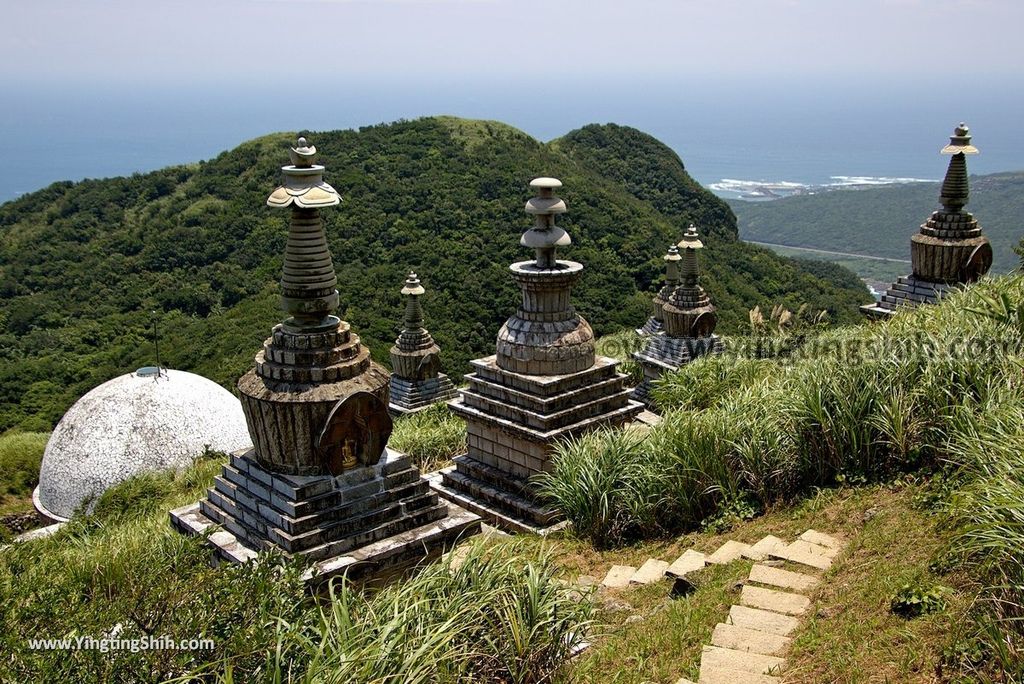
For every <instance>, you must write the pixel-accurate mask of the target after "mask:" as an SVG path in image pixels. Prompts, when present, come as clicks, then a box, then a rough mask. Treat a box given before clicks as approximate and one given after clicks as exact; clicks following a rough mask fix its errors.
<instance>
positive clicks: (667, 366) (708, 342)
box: [633, 334, 725, 409]
mask: <svg viewBox="0 0 1024 684" xmlns="http://www.w3.org/2000/svg"><path fill="white" fill-rule="evenodd" d="M723 351H725V346H724V345H723V344H722V340H721V338H720V337H718V336H717V335H711V336H710V337H668V336H667V335H663V334H662V335H652V336H651V337H650V338H649V339H648V341H647V345H646V346H645V347H644V348H643V350H642V351H638V352H636V353H635V354H633V358H634V359H635V360H636V361H637V362H638V363H639V364H640V365H641V367H642V368H643V370H644V379H643V382H641V383H640V384H639V385H637V386H636V387H635V388H634V389H633V399H634V400H636V401H639V402H641V403H642V404H643V405H644V406H646V407H647V408H648V409H655V408H656V407H655V405H654V400H653V398H652V397H651V388H652V387H653V386H654V383H655V382H657V381H658V380H659V379H660V378H661V376H662V375H664V374H665V373H671V372H673V371H677V370H679V369H680V368H682V367H683V366H684V365H686V364H688V363H690V362H691V361H693V360H694V359H696V358H699V357H701V356H705V355H707V354H721V353H722V352H723Z"/></svg>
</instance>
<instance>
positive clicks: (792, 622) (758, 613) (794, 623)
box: [728, 606, 800, 636]
mask: <svg viewBox="0 0 1024 684" xmlns="http://www.w3.org/2000/svg"><path fill="white" fill-rule="evenodd" d="M728 623H729V624H733V625H737V626H739V627H745V628H747V629H756V630H760V631H762V632H769V633H771V634H778V635H779V636H789V635H790V634H792V633H793V632H794V631H795V630H796V629H797V628H799V627H800V621H799V620H797V619H796V618H795V617H791V616H789V615H782V614H780V613H773V612H771V611H769V610H761V609H758V608H750V607H748V606H732V607H730V608H729V618H728Z"/></svg>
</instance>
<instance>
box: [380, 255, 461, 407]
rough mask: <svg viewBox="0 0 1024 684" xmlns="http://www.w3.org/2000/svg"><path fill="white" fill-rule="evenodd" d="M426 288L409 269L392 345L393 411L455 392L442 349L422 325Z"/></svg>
mask: <svg viewBox="0 0 1024 684" xmlns="http://www.w3.org/2000/svg"><path fill="white" fill-rule="evenodd" d="M424 292H425V290H424V289H423V285H421V284H420V280H419V278H417V277H416V274H415V273H412V272H410V273H409V277H408V278H406V280H405V286H404V287H402V294H403V295H404V296H405V321H404V323H403V325H402V333H401V334H400V335H399V336H398V339H397V340H395V346H393V347H392V348H391V403H390V405H389V408H390V409H391V413H392V414H393V415H403V414H406V413H414V412H416V411H420V410H422V409H425V408H427V407H428V406H431V405H432V404H435V403H437V402H440V401H448V400H449V399H451V398H452V397H454V396H455V388H454V386H453V385H452V381H451V380H450V379H449V378H448V376H447V375H445V374H444V373H441V372H440V370H439V369H440V365H441V364H440V356H441V350H440V349H439V348H438V346H437V344H436V343H435V342H434V338H433V337H431V335H430V333H429V332H428V331H427V329H426V328H424V327H423V307H422V305H421V304H420V297H421V296H423V293H424Z"/></svg>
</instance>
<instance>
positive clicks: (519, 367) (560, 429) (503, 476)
mask: <svg viewBox="0 0 1024 684" xmlns="http://www.w3.org/2000/svg"><path fill="white" fill-rule="evenodd" d="M530 186H531V187H532V188H534V189H535V190H536V191H537V196H536V197H534V198H532V199H530V200H529V201H527V203H526V212H527V213H528V214H531V215H532V216H533V217H534V221H535V223H534V226H533V228H531V229H529V230H527V231H526V232H525V233H524V234H523V236H522V239H521V240H520V244H522V245H523V246H525V247H529V248H531V249H533V250H534V252H535V259H534V260H532V261H521V262H518V263H514V264H512V266H511V268H510V270H511V271H512V278H513V280H515V282H516V284H517V285H519V287H520V288H521V289H522V303H521V304H520V307H519V310H518V311H516V313H515V314H513V315H512V317H511V318H509V319H508V321H506V322H505V325H504V326H502V328H501V330H500V331H499V332H498V340H497V353H496V354H495V355H493V356H488V357H486V358H482V359H476V360H475V361H471V362H470V363H471V365H472V367H473V372H472V373H470V374H469V375H467V376H466V379H467V380H468V381H469V387H468V388H467V389H464V390H460V393H461V396H460V397H459V398H458V399H455V400H453V401H452V402H450V404H449V406H450V407H451V409H452V411H454V412H455V413H456V414H458V415H459V416H461V417H462V418H464V419H465V420H466V425H467V433H468V435H467V439H468V451H467V453H465V454H463V455H461V456H457V457H455V459H454V461H455V465H453V466H451V467H449V468H446V469H444V470H442V471H440V473H438V474H437V475H436V476H435V477H433V478H432V479H431V484H432V485H433V486H434V487H435V489H436V490H437V491H438V492H439V493H440V494H441V495H442V496H445V497H448V498H450V499H451V500H453V501H455V502H456V503H458V504H459V505H460V506H462V507H464V508H468V509H470V510H472V511H474V512H476V513H479V514H481V515H483V516H484V517H485V518H487V519H488V520H490V521H492V522H494V523H495V524H497V525H499V526H501V527H504V528H506V529H509V530H512V531H537V532H543V531H545V529H546V528H549V527H550V526H552V525H554V524H556V523H557V522H558V514H557V512H556V511H555V510H553V509H551V508H548V507H546V506H544V505H543V504H542V503H541V502H539V501H538V498H537V496H536V492H535V488H534V486H533V485H532V484H531V483H530V478H531V476H533V475H535V474H537V473H540V472H544V471H547V470H549V469H550V467H551V451H552V447H553V446H554V444H555V442H556V441H557V440H559V439H563V438H566V437H571V436H575V435H579V434H582V433H584V432H586V431H588V430H592V429H594V428H597V427H601V426H612V425H619V424H622V423H624V422H626V421H629V420H631V419H633V418H634V417H635V416H636V415H637V414H638V413H640V411H641V410H643V406H642V405H641V404H639V403H638V402H635V401H632V400H630V398H629V393H630V391H629V390H628V389H627V388H626V387H625V386H624V382H625V378H626V376H625V375H623V374H621V373H618V372H617V370H616V365H617V361H615V359H611V358H607V357H602V356H596V354H595V350H594V332H593V330H591V328H590V324H588V323H587V322H586V320H584V319H583V317H582V316H580V315H579V314H577V313H576V311H575V309H574V308H573V306H572V304H571V303H570V292H571V289H572V286H573V284H574V283H576V281H577V280H578V279H579V277H580V275H581V274H582V272H583V266H582V265H581V264H579V263H577V262H574V261H562V260H558V259H556V258H555V250H556V249H557V248H558V247H565V246H568V245H569V244H570V242H571V240H570V239H569V235H568V234H567V233H566V232H565V231H564V230H563V229H562V228H559V227H558V226H556V225H555V216H556V215H558V214H561V213H564V212H565V211H566V206H565V202H564V201H562V200H561V199H560V198H558V197H556V196H555V195H554V191H555V190H556V189H557V188H559V187H561V186H562V183H561V182H560V181H558V180H556V179H554V178H537V179H535V180H533V181H532V182H531V183H530Z"/></svg>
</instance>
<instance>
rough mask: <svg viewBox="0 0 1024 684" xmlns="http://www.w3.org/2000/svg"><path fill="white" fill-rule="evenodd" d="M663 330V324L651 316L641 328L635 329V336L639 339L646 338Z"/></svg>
mask: <svg viewBox="0 0 1024 684" xmlns="http://www.w3.org/2000/svg"><path fill="white" fill-rule="evenodd" d="M664 329H665V326H664V324H662V322H661V321H659V320H658V319H657V318H655V317H654V316H651V317H650V318H648V319H647V322H646V323H644V324H643V327H640V328H636V334H637V335H640V336H641V337H647V336H648V335H657V334H658V333H660V332H661V331H662V330H664Z"/></svg>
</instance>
